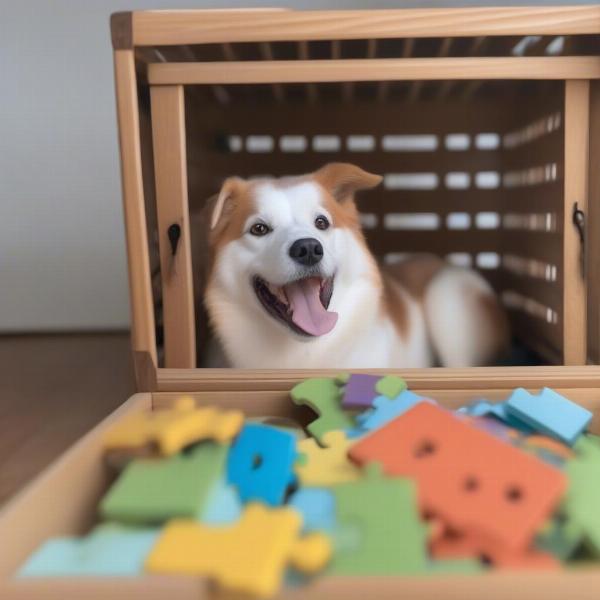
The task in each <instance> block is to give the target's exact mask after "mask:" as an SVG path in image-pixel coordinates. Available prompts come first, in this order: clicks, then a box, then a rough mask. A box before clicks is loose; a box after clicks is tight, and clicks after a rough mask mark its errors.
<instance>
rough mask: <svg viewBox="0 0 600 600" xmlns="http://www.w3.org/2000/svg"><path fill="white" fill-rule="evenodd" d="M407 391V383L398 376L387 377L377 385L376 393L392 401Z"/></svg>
mask: <svg viewBox="0 0 600 600" xmlns="http://www.w3.org/2000/svg"><path fill="white" fill-rule="evenodd" d="M405 389H407V385H406V381H404V379H402V377H398V376H397V375H385V376H384V377H382V378H381V379H380V380H379V381H378V382H377V383H376V384H375V391H376V392H377V393H379V394H381V395H382V396H385V397H386V398H389V399H390V400H393V399H394V398H395V397H396V396H397V395H398V394H400V393H401V392H403V391H404V390H405Z"/></svg>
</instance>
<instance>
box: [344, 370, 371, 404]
mask: <svg viewBox="0 0 600 600" xmlns="http://www.w3.org/2000/svg"><path fill="white" fill-rule="evenodd" d="M380 379H381V377H379V376H377V375H363V374H354V375H350V377H349V379H348V381H347V382H346V386H345V388H344V397H343V399H342V406H343V407H344V408H365V407H369V406H371V405H372V404H373V400H374V399H375V398H377V396H380V395H381V394H379V392H378V391H377V390H376V389H375V386H376V385H377V382H378V381H379V380H380Z"/></svg>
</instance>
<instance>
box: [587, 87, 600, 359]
mask: <svg viewBox="0 0 600 600" xmlns="http://www.w3.org/2000/svg"><path fill="white" fill-rule="evenodd" d="M590 92H591V94H590V158H589V163H588V165H589V166H588V169H589V172H588V175H589V176H588V208H587V216H586V244H587V248H586V263H587V265H586V266H587V270H586V277H587V314H588V331H587V344H588V361H591V362H593V363H595V364H598V363H600V169H599V168H598V166H599V165H600V82H596V81H594V82H593V83H592V84H591V90H590Z"/></svg>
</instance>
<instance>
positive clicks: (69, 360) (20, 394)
mask: <svg viewBox="0 0 600 600" xmlns="http://www.w3.org/2000/svg"><path fill="white" fill-rule="evenodd" d="M132 393H133V370H132V365H131V360H130V356H129V336H128V334H127V333H118V334H117V333H115V334H77V335H45V336H37V335H35V336H34V335H31V336H30V335H26V336H0V504H2V503H3V502H5V501H6V500H7V499H8V498H9V497H10V496H12V495H13V494H14V493H15V492H16V491H18V490H19V489H20V488H21V487H22V486H23V485H24V484H25V483H26V482H27V481H29V480H30V479H31V478H32V477H34V476H35V475H36V474H37V473H39V472H40V471H41V470H42V469H43V468H44V467H45V466H47V465H48V464H49V463H50V462H51V461H52V460H54V459H55V458H56V457H57V456H58V455H59V454H60V453H61V452H62V451H63V450H65V449H66V448H68V447H69V446H70V445H71V444H72V443H73V442H75V441H76V440H77V439H78V438H79V437H80V436H81V435H82V434H83V433H85V432H86V431H88V430H89V429H91V428H92V427H93V426H94V425H95V424H96V423H98V422H99V421H100V420H101V419H102V418H104V417H105V416H106V415H108V414H109V413H110V412H111V411H112V410H114V409H115V408H116V407H117V406H118V405H119V404H121V403H122V402H124V401H125V400H126V399H127V398H128V397H129V396H130V395H131V394H132Z"/></svg>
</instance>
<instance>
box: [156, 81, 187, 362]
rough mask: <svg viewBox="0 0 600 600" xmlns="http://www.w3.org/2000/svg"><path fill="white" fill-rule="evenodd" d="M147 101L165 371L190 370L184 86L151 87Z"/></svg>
mask: <svg viewBox="0 0 600 600" xmlns="http://www.w3.org/2000/svg"><path fill="white" fill-rule="evenodd" d="M150 99H151V106H152V140H153V148H154V173H155V179H156V210H157V217H158V239H159V251H160V268H161V280H162V291H163V324H164V337H165V366H166V367H167V368H194V367H195V366H196V339H195V337H196V335H195V322H194V288H193V279H192V254H191V244H190V222H189V208H188V188H187V164H186V147H185V104H184V90H183V86H181V85H168V86H152V87H151V88H150ZM173 225H177V226H179V228H180V230H179V231H180V236H179V239H178V241H177V247H176V251H175V254H173V247H172V240H171V239H170V238H169V234H168V232H169V228H170V227H171V226H173Z"/></svg>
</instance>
